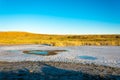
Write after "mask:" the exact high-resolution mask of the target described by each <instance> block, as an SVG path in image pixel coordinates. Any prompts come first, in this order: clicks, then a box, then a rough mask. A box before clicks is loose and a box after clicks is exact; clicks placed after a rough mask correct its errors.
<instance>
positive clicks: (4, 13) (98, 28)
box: [0, 0, 120, 34]
mask: <svg viewBox="0 0 120 80" xmlns="http://www.w3.org/2000/svg"><path fill="white" fill-rule="evenodd" d="M0 31H27V32H34V33H43V34H119V33H120V0H0Z"/></svg>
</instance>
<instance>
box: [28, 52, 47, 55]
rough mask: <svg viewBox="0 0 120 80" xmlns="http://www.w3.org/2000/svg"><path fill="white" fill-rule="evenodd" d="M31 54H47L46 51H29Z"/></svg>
mask: <svg viewBox="0 0 120 80" xmlns="http://www.w3.org/2000/svg"><path fill="white" fill-rule="evenodd" d="M29 53H31V54H40V55H46V54H48V51H29Z"/></svg>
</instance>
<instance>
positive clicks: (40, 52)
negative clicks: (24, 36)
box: [23, 50, 66, 56]
mask: <svg viewBox="0 0 120 80" xmlns="http://www.w3.org/2000/svg"><path fill="white" fill-rule="evenodd" d="M64 51H66V50H28V51H23V53H26V54H36V55H46V56H48V55H56V54H58V52H64Z"/></svg>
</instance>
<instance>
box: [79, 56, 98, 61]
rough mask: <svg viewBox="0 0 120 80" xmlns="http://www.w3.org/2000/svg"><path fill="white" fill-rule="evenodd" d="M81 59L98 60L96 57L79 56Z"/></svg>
mask: <svg viewBox="0 0 120 80" xmlns="http://www.w3.org/2000/svg"><path fill="white" fill-rule="evenodd" d="M79 58H80V59H87V60H96V59H97V58H96V57H93V56H79Z"/></svg>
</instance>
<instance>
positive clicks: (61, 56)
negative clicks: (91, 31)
mask: <svg viewBox="0 0 120 80" xmlns="http://www.w3.org/2000/svg"><path fill="white" fill-rule="evenodd" d="M24 50H66V51H65V52H58V54H56V55H49V56H42V55H34V54H24V53H23V51H24ZM80 56H91V57H94V58H96V59H94V60H91V59H84V58H80ZM0 61H7V62H18V61H60V62H76V63H90V64H91V63H94V64H98V65H107V66H112V67H120V46H77V47H54V46H46V45H16V46H0Z"/></svg>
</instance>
